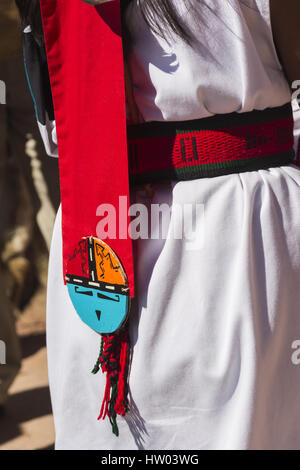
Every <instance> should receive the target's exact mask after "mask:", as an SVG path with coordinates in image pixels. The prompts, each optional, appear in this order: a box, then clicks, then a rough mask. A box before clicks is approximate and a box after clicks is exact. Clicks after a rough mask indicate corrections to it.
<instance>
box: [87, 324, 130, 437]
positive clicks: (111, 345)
mask: <svg viewBox="0 0 300 470" xmlns="http://www.w3.org/2000/svg"><path fill="white" fill-rule="evenodd" d="M129 361H130V341H129V330H128V325H126V326H125V327H124V329H122V330H121V331H120V332H119V333H116V334H113V335H102V340H101V348H100V354H99V357H98V360H97V363H96V365H95V367H94V370H93V373H96V372H98V370H99V368H100V367H101V370H102V372H103V373H104V372H106V386H105V392H104V398H103V402H102V406H101V410H100V414H99V417H98V419H101V418H102V419H104V418H105V417H106V416H108V417H109V420H110V422H111V425H112V431H113V433H114V434H115V435H116V436H118V435H119V429H118V426H117V422H116V418H117V415H122V416H125V414H126V412H127V411H128V372H129Z"/></svg>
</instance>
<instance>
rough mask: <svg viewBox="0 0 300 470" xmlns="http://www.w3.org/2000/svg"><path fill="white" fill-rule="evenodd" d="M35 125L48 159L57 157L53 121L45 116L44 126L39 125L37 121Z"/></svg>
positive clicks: (54, 124)
mask: <svg viewBox="0 0 300 470" xmlns="http://www.w3.org/2000/svg"><path fill="white" fill-rule="evenodd" d="M37 123H38V126H39V130H40V133H41V137H42V140H43V143H44V146H45V150H46V153H47V155H49V156H50V157H58V150H57V137H56V123H55V121H50V120H49V117H48V114H47V115H46V124H41V123H40V122H39V121H37Z"/></svg>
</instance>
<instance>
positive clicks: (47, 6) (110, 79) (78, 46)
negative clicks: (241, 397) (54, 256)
mask: <svg viewBox="0 0 300 470" xmlns="http://www.w3.org/2000/svg"><path fill="white" fill-rule="evenodd" d="M40 3H41V11H42V20H43V27H44V35H45V43H46V51H47V59H48V67H49V74H50V81H51V88H52V95H53V103H54V111H55V120H56V129H57V142H58V154H59V166H60V184H61V202H62V234H63V260H64V261H63V263H64V266H63V269H64V275H66V274H67V261H68V257H70V255H71V253H72V252H73V250H74V246H75V244H76V243H77V242H78V241H79V240H80V239H81V238H82V237H84V236H87V237H89V236H96V226H97V223H98V222H99V217H97V216H96V210H97V207H98V206H99V205H100V204H102V203H104V204H111V205H112V206H113V207H114V208H115V210H116V212H117V211H118V208H119V196H127V209H128V206H129V181H128V156H127V139H126V111H125V85H124V64H123V48H122V37H121V16H120V0H115V1H112V2H107V3H105V4H103V5H100V6H97V7H93V6H90V5H87V4H85V3H83V2H82V1H81V0H72V1H64V0H40ZM100 136H101V138H99V137H100ZM127 214H128V211H127ZM118 215H119V214H118V212H117V224H119V223H120V222H119V220H120V219H119V217H118ZM126 217H127V221H126V220H124V218H125V219H126ZM122 218H123V237H124V238H118V237H117V238H116V239H109V238H108V239H106V240H105V241H106V242H107V243H108V245H109V246H110V247H111V248H112V249H113V250H114V252H115V253H116V254H117V256H118V257H119V259H120V261H121V263H122V265H123V267H124V269H125V272H126V275H127V279H128V284H129V291H130V297H133V296H134V276H133V257H132V242H131V239H130V237H129V236H124V226H125V227H128V222H129V219H128V215H126V214H125V215H124V214H122ZM124 222H125V223H124ZM117 233H119V232H118V226H117Z"/></svg>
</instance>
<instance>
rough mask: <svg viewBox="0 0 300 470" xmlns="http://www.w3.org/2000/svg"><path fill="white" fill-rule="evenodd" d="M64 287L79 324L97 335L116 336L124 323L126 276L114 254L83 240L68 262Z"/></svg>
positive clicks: (100, 243)
mask: <svg viewBox="0 0 300 470" xmlns="http://www.w3.org/2000/svg"><path fill="white" fill-rule="evenodd" d="M66 283H67V287H68V291H69V295H70V298H71V300H72V303H73V305H74V308H75V310H76V312H77V313H78V315H79V317H80V318H81V320H82V321H83V322H84V323H86V324H87V325H88V326H89V327H91V328H92V329H93V330H95V331H97V332H98V333H101V334H111V333H115V332H117V331H118V330H119V329H120V328H121V327H122V325H123V324H124V323H125V320H126V319H127V315H128V310H129V303H130V296H129V287H128V281H127V276H126V273H125V270H124V268H123V266H122V264H121V261H120V260H119V258H118V256H117V255H116V253H115V252H114V251H113V250H112V249H111V248H110V247H109V246H108V245H107V244H106V243H105V242H104V241H102V240H100V239H98V238H95V237H92V236H91V237H84V238H82V239H81V240H80V241H79V242H78V243H77V245H76V246H75V247H74V250H73V253H72V254H71V256H70V257H69V259H68V264H67V275H66Z"/></svg>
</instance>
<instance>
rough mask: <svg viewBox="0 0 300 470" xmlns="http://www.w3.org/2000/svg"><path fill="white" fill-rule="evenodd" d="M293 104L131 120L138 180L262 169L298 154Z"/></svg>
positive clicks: (130, 135)
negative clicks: (181, 118) (171, 118)
mask: <svg viewBox="0 0 300 470" xmlns="http://www.w3.org/2000/svg"><path fill="white" fill-rule="evenodd" d="M293 129H294V120H293V112H292V106H291V103H286V104H285V105H283V106H279V107H275V108H267V109H265V110H263V111H258V110H254V111H251V112H246V113H236V112H235V113H230V114H218V115H214V116H211V117H208V118H204V119H195V120H189V121H162V122H160V121H151V122H144V123H140V124H129V125H127V140H128V153H129V173H130V178H131V181H132V182H133V183H137V184H145V183H155V182H161V181H166V180H189V179H196V178H206V177H213V176H219V175H224V174H229V173H238V172H243V171H251V170H259V169H263V168H269V167H274V166H281V165H285V164H288V163H291V162H292V161H293V159H294V149H293V145H294V136H293Z"/></svg>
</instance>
